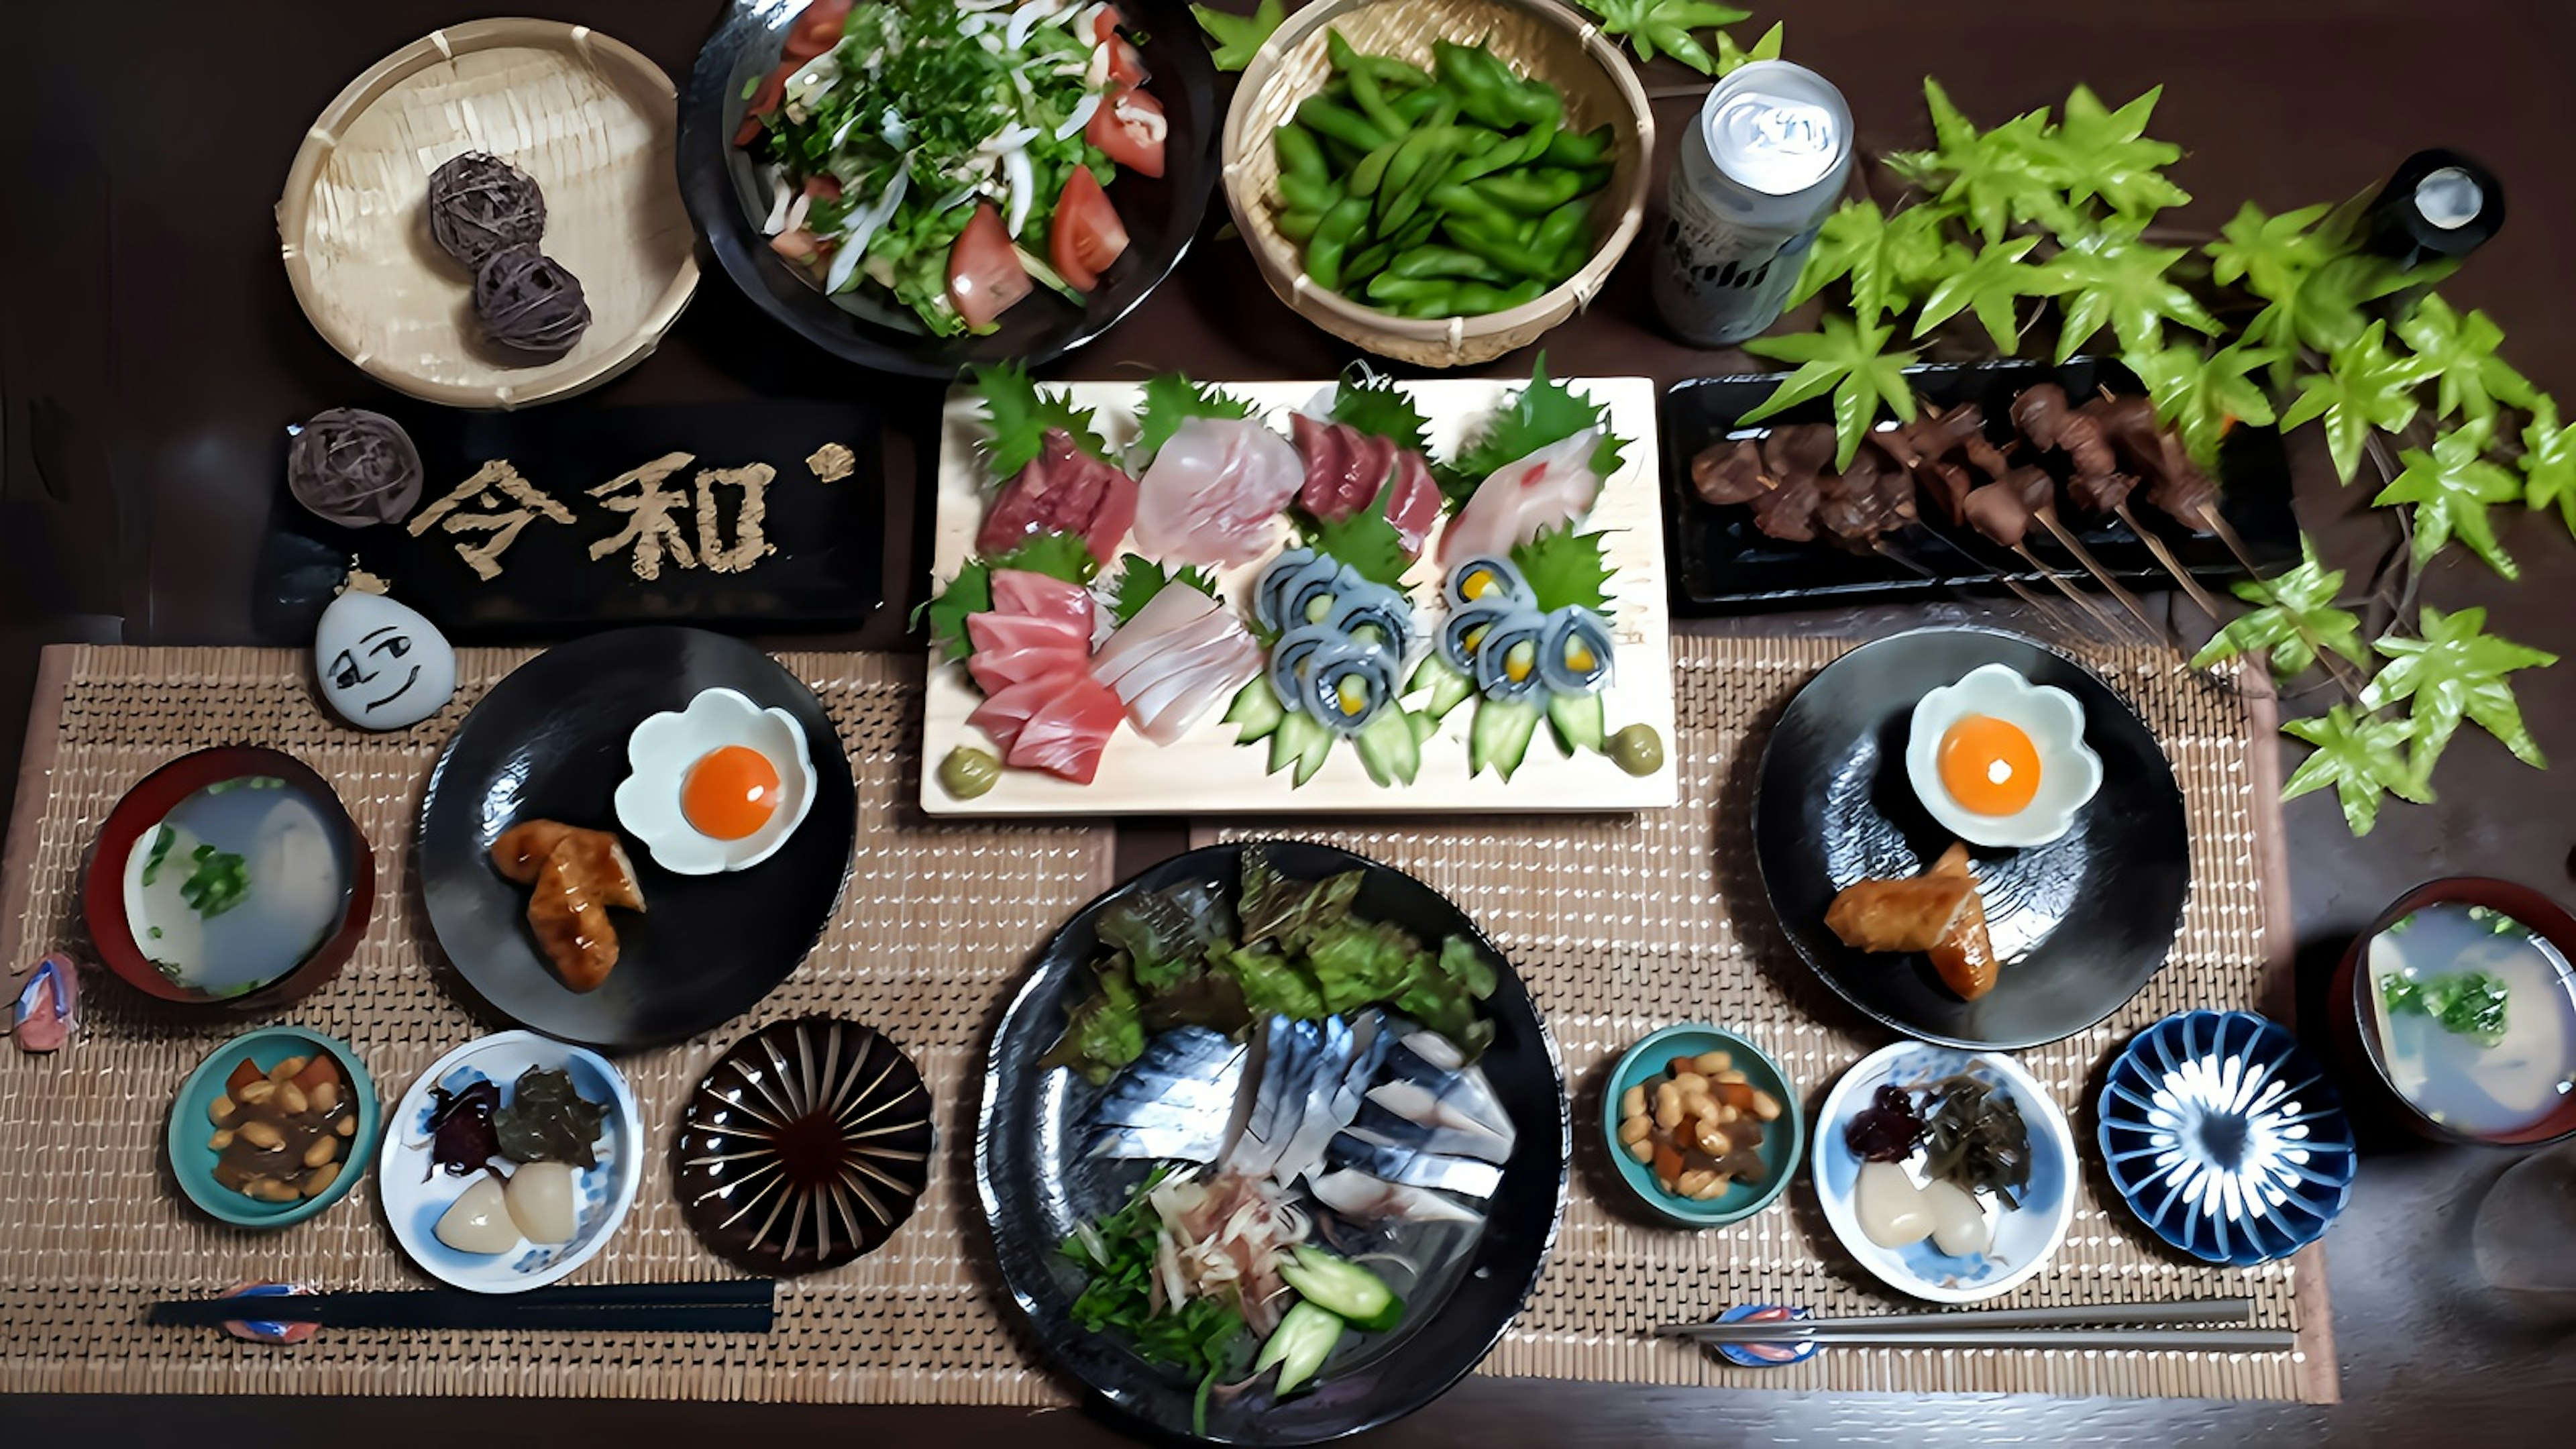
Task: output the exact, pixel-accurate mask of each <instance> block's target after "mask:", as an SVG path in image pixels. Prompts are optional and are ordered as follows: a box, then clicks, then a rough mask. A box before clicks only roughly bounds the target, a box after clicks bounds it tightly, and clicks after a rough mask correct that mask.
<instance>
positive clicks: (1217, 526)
mask: <svg viewBox="0 0 2576 1449" xmlns="http://www.w3.org/2000/svg"><path fill="white" fill-rule="evenodd" d="M1304 480H1305V467H1304V465H1303V464H1302V463H1301V462H1300V461H1299V459H1298V457H1297V450H1296V449H1294V448H1291V447H1289V446H1288V441H1287V440H1286V439H1285V438H1282V437H1280V436H1279V435H1278V434H1277V433H1274V432H1272V431H1270V430H1269V429H1268V428H1265V427H1263V426H1262V425H1261V424H1259V423H1257V422H1254V421H1253V420H1251V419H1250V418H1192V419H1190V420H1189V421H1188V422H1185V423H1183V424H1181V426H1180V428H1179V429H1178V430H1177V431H1175V432H1174V433H1173V434H1172V436H1171V439H1170V441H1168V442H1166V443H1164V444H1163V446H1162V450H1161V451H1160V452H1157V453H1156V454H1155V455H1154V462H1153V465H1152V466H1151V467H1149V468H1147V469H1146V470H1145V476H1144V478H1143V480H1142V481H1141V482H1139V484H1138V485H1137V498H1136V544H1137V547H1138V548H1139V549H1141V550H1142V551H1143V552H1144V553H1145V554H1146V555H1147V556H1148V557H1151V558H1157V559H1170V560H1176V561H1179V562H1183V563H1197V564H1217V565H1225V564H1245V563H1250V562H1252V561H1253V560H1254V559H1257V558H1259V557H1261V556H1262V555H1263V554H1266V553H1268V552H1269V551H1270V545H1271V543H1272V541H1273V540H1274V538H1275V537H1276V535H1277V533H1278V526H1277V525H1276V524H1275V523H1274V522H1273V521H1272V520H1274V519H1276V518H1277V517H1278V516H1279V511H1280V510H1281V509H1283V508H1286V507H1287V506H1288V500H1289V499H1291V498H1294V497H1296V496H1297V489H1298V486H1299V485H1300V484H1301V483H1302V482H1304Z"/></svg>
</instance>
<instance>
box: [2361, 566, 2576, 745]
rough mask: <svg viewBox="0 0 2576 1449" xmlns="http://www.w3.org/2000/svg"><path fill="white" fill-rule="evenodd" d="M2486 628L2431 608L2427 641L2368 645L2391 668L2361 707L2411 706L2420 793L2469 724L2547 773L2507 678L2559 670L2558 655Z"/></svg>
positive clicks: (2482, 617) (2475, 617) (2479, 615)
mask: <svg viewBox="0 0 2576 1449" xmlns="http://www.w3.org/2000/svg"><path fill="white" fill-rule="evenodd" d="M2486 625H2487V611H2486V610H2484V609H2462V610H2460V611H2458V612H2457V613H2452V614H2445V613H2443V612H2442V611H2441V610H2439V609H2436V608H2432V607H2429V606H2428V607H2426V608H2425V610H2424V614H2423V626H2422V628H2421V629H2420V630H2419V633H2420V634H2421V636H2422V637H2420V638H2415V639H2401V638H2398V637H2396V636H2394V635H2391V636H2388V637H2386V638H2382V639H2380V640H2379V641H2378V642H2377V643H2375V644H2373V645H2372V646H2371V647H2373V648H2375V649H2377V650H2378V651H2379V652H2380V653H2381V654H2383V655H2385V656H2387V659H2388V662H2387V663H2386V664H2383V665H2381V666H2380V669H2379V673H2378V674H2377V675H2375V676H2373V677H2372V679H2371V681H2370V683H2369V684H2368V685H2366V686H2364V687H2363V689H2362V691H2361V707H2362V708H2363V709H2365V710H2379V709H2384V708H2386V707H2388V706H2390V705H2393V704H2397V703H2400V702H2405V703H2407V704H2408V705H2409V712H2408V716H2407V722H2408V723H2409V724H2411V725H2412V726H2413V727H2414V736H2413V741H2412V746H2411V751H2410V754H2409V757H2408V761H2407V766H2408V773H2409V774H2410V776H2411V777H2412V780H2413V782H2414V784H2415V785H2416V787H2417V788H2418V789H2422V788H2424V787H2425V785H2426V782H2427V781H2428V780H2429V779H2430V778H2431V777H2432V773H2433V766H2434V763H2435V762H2436V761H2438V760H2439V759H2440V758H2441V754H2442V749H2443V747H2444V746H2445V745H2448V744H2449V743H2450V742H2451V736H2452V735H2453V734H2454V733H2455V732H2457V731H2458V729H2459V727H2460V722H2461V721H2462V720H2464V719H2465V720H2467V721H2469V722H2470V723H2472V724H2475V725H2477V726H2478V727H2479V728H2481V729H2484V730H2485V731H2486V732H2487V733H2489V734H2491V735H2493V736H2495V737H2496V739H2497V740H2499V741H2501V742H2502V743H2503V745H2504V747H2505V748H2506V749H2508V750H2511V751H2512V752H2513V753H2514V756H2515V758H2517V759H2519V760H2521V761H2523V762H2524V763H2525V764H2528V765H2531V766H2534V767H2536V768H2546V767H2547V763H2548V762H2547V761H2545V760H2543V759H2542V758H2541V755H2540V746H2539V745H2538V744H2536V743H2534V742H2533V740H2532V738H2531V731H2530V730H2529V729H2528V728H2526V727H2525V726H2524V724H2523V721H2522V706H2521V703H2520V702H2519V701H2518V700H2516V699H2515V698H2514V693H2513V685H2512V683H2511V681H2510V680H2509V679H2508V678H2507V676H2509V675H2511V674H2514V673H2515V672H2517V671H2520V670H2524V669H2545V668H2547V667H2549V666H2550V665H2553V664H2556V663H2557V662H2558V656H2557V655H2555V654H2552V653H2550V652H2548V651H2547V650H2544V649H2533V648H2531V647H2529V646H2527V645H2522V644H2516V643H2514V642H2513V641H2512V640H2510V639H2506V638H2504V637H2502V636H2500V635H2495V634H2489V633H2488V632H2486Z"/></svg>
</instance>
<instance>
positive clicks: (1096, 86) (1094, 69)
mask: <svg viewBox="0 0 2576 1449" xmlns="http://www.w3.org/2000/svg"><path fill="white" fill-rule="evenodd" d="M1082 83H1083V85H1084V86H1086V87H1088V88H1090V89H1092V90H1095V91H1096V90H1101V89H1104V88H1106V87H1107V86H1108V84H1109V47H1108V46H1105V45H1095V46H1093V47H1092V48H1091V60H1090V61H1089V62H1088V63H1087V64H1085V65H1084V66H1083V68H1082Z"/></svg>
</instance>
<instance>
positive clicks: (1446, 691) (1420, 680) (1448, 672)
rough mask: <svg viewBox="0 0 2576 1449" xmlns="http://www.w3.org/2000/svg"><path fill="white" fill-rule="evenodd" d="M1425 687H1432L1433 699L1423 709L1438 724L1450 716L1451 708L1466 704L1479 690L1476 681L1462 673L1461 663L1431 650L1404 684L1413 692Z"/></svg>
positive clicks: (1405, 687)
mask: <svg viewBox="0 0 2576 1449" xmlns="http://www.w3.org/2000/svg"><path fill="white" fill-rule="evenodd" d="M1424 689H1427V690H1430V691H1431V702H1430V703H1429V704H1427V705H1424V706H1423V713H1425V714H1428V715H1430V716H1431V719H1432V722H1433V723H1435V724H1436V723H1438V722H1439V721H1441V720H1444V719H1446V718H1448V717H1449V711H1451V710H1453V709H1456V708H1457V707H1458V706H1460V705H1462V704H1465V703H1466V702H1467V700H1468V699H1469V698H1470V697H1471V696H1473V695H1474V694H1475V692H1476V681H1474V680H1472V679H1470V678H1468V677H1467V676H1466V675H1464V674H1461V673H1459V672H1458V667H1457V666H1456V665H1454V664H1451V663H1450V662H1449V661H1448V660H1446V659H1443V658H1441V657H1440V656H1439V655H1437V654H1429V655H1425V656H1424V657H1423V660H1422V662H1421V663H1420V664H1418V665H1416V666H1414V670H1413V678H1412V679H1411V680H1410V681H1409V682H1407V683H1406V685H1405V686H1404V692H1405V693H1407V694H1412V693H1414V692H1415V691H1417V690H1424Z"/></svg>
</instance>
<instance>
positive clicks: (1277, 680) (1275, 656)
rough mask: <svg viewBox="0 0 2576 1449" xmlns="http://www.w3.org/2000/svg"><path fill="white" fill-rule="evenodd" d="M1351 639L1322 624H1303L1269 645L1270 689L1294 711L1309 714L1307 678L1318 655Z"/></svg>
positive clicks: (1280, 701) (1281, 701)
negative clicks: (1307, 709)
mask: <svg viewBox="0 0 2576 1449" xmlns="http://www.w3.org/2000/svg"><path fill="white" fill-rule="evenodd" d="M1348 642H1349V641H1348V640H1347V639H1345V638H1344V637H1343V636H1342V635H1341V634H1340V633H1339V632H1338V631H1336V630H1334V629H1332V628H1331V627H1329V626H1327V625H1323V624H1301V625H1299V626H1297V627H1296V628H1294V629H1291V630H1289V631H1288V632H1287V633H1285V634H1282V635H1280V636H1279V642H1278V643H1276V644H1273V645H1272V646H1270V688H1271V690H1272V691H1273V692H1274V693H1276V694H1277V695H1278V696H1279V703H1280V704H1282V705H1284V706H1285V707H1287V708H1288V709H1289V710H1290V711H1291V712H1292V713H1296V714H1304V713H1306V712H1307V711H1306V678H1307V675H1308V673H1309V672H1310V670H1311V668H1312V666H1313V663H1314V659H1315V656H1316V655H1317V654H1319V653H1321V652H1322V651H1324V650H1326V649H1330V648H1332V647H1334V646H1335V645H1339V644H1345V643H1348Z"/></svg>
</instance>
